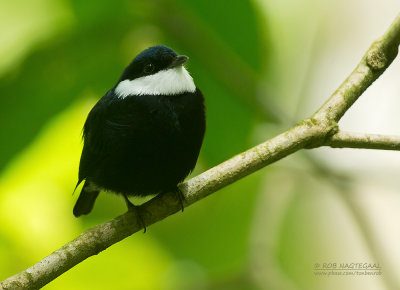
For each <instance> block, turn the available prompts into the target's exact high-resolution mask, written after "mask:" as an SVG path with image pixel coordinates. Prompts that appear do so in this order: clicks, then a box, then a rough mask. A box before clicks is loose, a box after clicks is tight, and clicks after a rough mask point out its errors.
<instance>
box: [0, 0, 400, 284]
mask: <svg viewBox="0 0 400 290" xmlns="http://www.w3.org/2000/svg"><path fill="white" fill-rule="evenodd" d="M378 2H379V1H372V0H371V1H361V0H354V1H350V3H348V1H344V0H340V1H318V0H285V1H273V0H254V1H247V0H246V1H245V0H243V1H239V0H238V1H235V0H234V1H230V0H221V1H212V2H211V1H204V0H179V1H167V0H151V1H139V0H136V1H93V0H90V1H79V0H69V1H68V0H35V1H32V0H16V1H5V0H2V1H1V2H0V43H1V46H0V124H1V126H0V140H1V143H0V144H1V145H0V146H1V147H0V148H1V150H0V280H3V279H5V278H7V277H8V276H11V275H13V274H15V273H17V272H19V271H22V270H24V269H25V268H27V267H29V266H31V265H32V264H33V263H35V262H37V261H38V260H40V259H41V258H43V257H44V256H46V255H48V254H50V253H51V252H52V251H54V250H56V249H57V248H59V247H60V246H62V245H63V244H65V243H66V242H68V241H70V240H72V239H73V238H75V237H76V236H77V235H78V234H79V233H81V232H82V231H83V230H85V229H87V228H89V227H91V226H94V225H97V224H99V223H102V222H104V221H107V220H109V219H111V218H113V217H115V216H117V215H119V214H121V213H123V212H124V211H125V210H126V209H125V204H124V202H123V201H122V199H120V198H119V197H117V196H114V195H107V194H102V195H101V196H100V197H99V199H98V201H97V203H96V206H95V209H94V211H93V212H92V214H90V215H89V216H87V217H86V216H85V217H82V218H79V219H75V218H74V217H73V215H72V207H73V204H74V202H75V199H76V198H77V195H75V196H72V195H71V194H72V191H73V189H74V186H75V184H76V181H77V173H78V164H79V157H80V152H81V148H82V143H81V130H82V126H83V123H84V121H85V118H86V115H87V113H88V112H89V111H90V109H91V107H92V106H93V105H94V104H95V102H96V101H97V100H98V99H99V98H100V97H101V96H102V95H103V94H104V93H105V92H106V91H107V90H108V89H110V88H111V87H112V86H113V85H114V84H115V82H116V81H117V80H118V78H119V75H120V73H121V72H122V70H123V68H124V67H125V66H126V65H127V64H128V63H129V62H130V61H131V59H132V58H133V57H134V56H135V55H136V54H137V53H139V52H140V51H141V50H143V49H145V48H147V47H148V46H152V45H156V44H164V45H167V46H170V47H172V48H174V50H176V51H177V52H178V53H181V54H185V55H188V56H189V57H190V61H189V62H188V65H187V67H188V70H189V71H190V73H191V75H192V76H193V78H194V80H195V82H196V84H197V86H198V87H199V88H201V90H202V91H203V93H204V95H205V97H206V103H207V123H208V127H207V132H206V137H205V141H204V146H203V148H202V151H201V155H200V158H199V161H198V165H197V167H196V170H195V172H194V173H193V174H194V175H196V174H198V173H200V172H202V171H204V170H206V169H208V168H210V167H212V166H215V165H217V164H219V163H220V162H222V161H224V160H226V159H228V158H230V157H231V156H233V155H235V154H237V153H240V152H241V151H244V150H246V149H247V148H249V147H251V146H253V145H256V144H258V143H260V142H262V141H264V140H266V139H268V138H270V137H272V136H274V135H275V134H277V133H279V132H281V131H283V130H285V129H287V128H289V127H290V126H291V125H292V124H294V123H296V122H297V121H300V120H301V119H303V118H304V117H306V116H309V115H310V114H311V113H313V112H314V111H315V110H316V109H317V108H318V107H319V105H320V104H322V102H323V101H324V100H325V99H326V98H327V97H328V96H329V94H330V93H331V92H332V91H333V90H334V89H335V88H336V87H337V86H338V85H339V84H340V82H342V81H343V80H344V79H345V78H346V77H347V74H348V73H349V72H350V71H351V70H352V69H353V68H354V67H355V65H356V64H357V63H358V61H359V60H360V58H361V56H362V55H363V53H364V51H365V50H366V49H367V48H368V47H369V45H370V44H371V43H372V41H373V40H375V39H376V38H377V37H378V36H380V35H381V34H382V33H383V32H384V31H385V29H386V28H387V27H388V25H389V24H390V23H391V21H392V20H393V19H394V17H395V15H396V13H397V12H399V11H400V4H399V3H398V2H397V0H396V1H395V0H384V1H382V2H383V4H382V3H381V2H379V3H378ZM398 63H399V60H395V63H394V64H393V65H392V67H391V68H390V69H389V70H388V71H387V72H386V73H385V74H384V75H383V77H382V78H381V79H379V80H378V81H377V83H376V84H374V86H373V87H371V88H370V89H369V90H368V92H367V94H366V95H365V96H363V98H362V99H361V100H360V101H359V102H357V104H356V105H355V107H354V108H351V110H350V111H349V112H348V114H347V115H346V116H345V117H344V119H343V120H342V121H341V124H340V125H341V126H343V127H344V128H345V129H348V130H357V131H361V132H370V133H391V134H400V126H399V125H398V124H400V117H399V116H398V114H397V112H396V106H397V108H398V106H399V105H400V101H399V98H398V95H399V93H400V85H399V82H398V76H399V73H400V66H399V64H398ZM399 169H400V157H399V153H398V152H378V151H368V150H350V149H349V150H347V149H344V150H333V149H318V150H313V151H307V152H298V153H296V154H295V155H293V156H290V157H288V158H286V159H285V160H282V161H280V162H278V163H276V164H273V165H272V166H269V167H268V168H265V169H263V170H261V171H259V172H257V173H255V174H253V175H251V176H249V177H246V178H245V179H243V180H240V181H239V182H236V183H235V184H233V185H231V186H229V187H228V188H225V189H223V190H221V191H220V192H218V193H216V194H214V195H212V196H210V197H208V198H207V199H205V200H203V201H200V202H198V203H197V204H195V205H193V206H191V207H190V208H188V209H186V210H185V212H184V213H183V214H182V213H179V214H176V215H174V216H171V217H169V218H167V219H166V220H164V221H162V222H159V223H157V224H155V225H154V226H151V227H150V228H149V229H148V232H147V233H146V234H145V235H143V234H141V233H137V234H135V235H134V236H132V237H129V238H127V239H126V240H124V241H122V242H120V243H118V244H116V245H114V246H112V247H111V248H109V249H108V250H106V251H105V252H103V253H101V254H99V255H98V256H96V257H92V258H89V259H88V260H86V261H84V262H83V263H81V264H79V265H78V266H76V267H74V268H73V269H71V270H70V271H68V272H67V273H65V274H63V275H62V276H60V277H59V278H57V279H56V280H55V281H53V282H52V283H50V284H49V285H47V286H46V287H45V289H399V288H400V280H399V278H398V277H400V268H399V267H397V265H396V262H397V261H398V260H399V258H400V249H399V247H398V245H399V242H400V222H399V220H400V211H399V210H398V205H399V204H400V196H399V188H400V181H399V179H398V172H399ZM355 262H357V263H379V264H380V265H381V266H382V268H383V270H382V272H383V274H382V275H380V276H372V277H371V276H363V277H358V276H350V277H346V276H339V277H319V276H315V275H314V271H313V268H314V265H315V264H316V263H320V264H322V263H355Z"/></svg>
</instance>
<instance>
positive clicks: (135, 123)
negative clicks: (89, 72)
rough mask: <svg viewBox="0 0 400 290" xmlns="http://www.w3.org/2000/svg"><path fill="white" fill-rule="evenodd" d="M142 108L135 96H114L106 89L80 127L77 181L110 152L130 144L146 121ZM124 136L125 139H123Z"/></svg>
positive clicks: (91, 173)
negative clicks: (81, 138) (80, 151)
mask: <svg viewBox="0 0 400 290" xmlns="http://www.w3.org/2000/svg"><path fill="white" fill-rule="evenodd" d="M146 112H147V110H146V108H143V106H142V104H141V103H140V102H138V101H137V100H136V99H135V98H126V99H123V100H121V99H118V98H116V97H115V95H114V94H113V91H110V92H108V93H107V94H106V95H105V96H104V97H103V98H102V99H101V100H100V101H99V102H98V103H97V104H96V105H95V106H94V107H93V109H92V110H91V111H90V113H89V115H88V117H87V120H86V122H85V125H84V128H83V138H84V146H83V150H82V156H81V160H80V165H79V182H78V184H79V183H80V182H82V181H83V180H84V179H86V178H87V177H90V176H91V175H93V174H94V171H95V170H98V169H99V168H101V164H102V163H103V162H104V160H105V159H107V158H109V156H110V154H111V153H112V152H118V151H119V150H120V151H121V150H123V149H122V146H126V144H127V143H132V142H133V140H132V139H134V138H135V135H136V133H139V132H140V131H142V130H143V129H144V127H145V126H144V124H146V122H148V114H147V113H146ZM127 139H129V140H128V141H129V142H127Z"/></svg>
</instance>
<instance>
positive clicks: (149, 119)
mask: <svg viewBox="0 0 400 290" xmlns="http://www.w3.org/2000/svg"><path fill="white" fill-rule="evenodd" d="M187 59H188V58H187V57H185V56H178V55H177V54H176V53H175V52H174V51H173V50H172V49H170V48H168V47H165V46H155V47H151V48H148V49H147V50H145V51H143V52H142V53H141V54H139V55H138V56H137V57H136V58H135V59H134V60H133V61H132V63H131V64H130V65H129V66H128V67H127V68H126V69H125V70H124V72H123V74H122V76H121V78H120V80H119V82H118V83H117V84H116V86H114V87H113V88H112V89H111V90H110V91H108V92H107V93H106V94H105V95H104V96H103V97H102V98H101V99H100V100H99V101H98V102H97V104H96V105H95V106H94V107H93V109H92V110H91V111H90V113H89V115H88V117H87V120H86V123H85V125H84V130H83V137H84V147H83V151H82V156H81V160H80V166H79V181H78V184H79V183H81V182H82V181H84V180H85V184H84V186H83V188H82V191H81V194H80V196H79V198H78V200H77V202H76V205H75V207H74V211H73V213H74V215H75V216H77V217H78V216H80V215H82V214H88V213H89V212H90V211H91V210H92V208H93V205H94V202H95V200H96V198H97V196H98V194H99V191H100V190H108V191H111V192H114V193H117V194H123V195H128V196H147V195H152V194H157V193H163V192H168V191H177V190H178V189H177V185H178V184H179V183H180V182H182V181H183V180H184V179H185V177H186V176H187V175H188V174H189V173H190V172H191V171H192V170H193V169H194V167H195V165H196V161H197V158H198V155H199V152H200V147H201V145H202V142H203V137H204V132H205V125H206V124H205V107H204V99H203V95H202V93H201V92H200V90H199V89H198V88H196V87H194V84H193V87H192V86H191V83H190V80H191V78H190V77H189V78H187V76H186V75H185V72H186V71H181V70H184V68H181V66H182V64H183V63H184V62H185V61H186V60H187ZM169 70H173V71H169ZM186 73H187V72H186ZM181 74H182V75H181ZM146 77H148V78H146ZM143 78H146V79H144V82H142V83H145V84H146V85H143V87H144V89H143V90H142V91H140V93H133V94H131V93H129V89H128V91H127V92H128V93H129V94H128V93H127V92H126V90H125V91H123V92H124V93H125V95H122V94H121V92H120V91H119V89H120V87H122V85H120V86H119V84H121V82H124V83H123V84H124V85H125V84H126V85H127V86H132V87H130V90H133V92H136V91H137V90H138V88H137V87H135V84H136V85H137V86H140V85H142V83H140V81H141V80H143ZM157 78H160V81H163V82H165V83H162V84H159V83H157ZM169 79H170V81H171V82H174V81H179V80H184V82H187V85H186V84H179V83H177V84H174V83H170V82H166V80H169ZM133 80H139V83H135V82H131V81H133ZM138 84H139V85H138ZM151 84H154V86H155V87H156V89H154V88H153V87H152V86H151ZM164 87H165V91H166V93H164V92H163V90H164ZM146 90H147V92H150V93H148V94H146ZM157 90H158V91H157Z"/></svg>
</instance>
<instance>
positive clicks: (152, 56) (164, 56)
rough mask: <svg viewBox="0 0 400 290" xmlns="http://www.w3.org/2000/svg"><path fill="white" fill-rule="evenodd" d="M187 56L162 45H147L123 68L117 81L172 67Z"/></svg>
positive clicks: (180, 62) (183, 60) (185, 59)
mask: <svg viewBox="0 0 400 290" xmlns="http://www.w3.org/2000/svg"><path fill="white" fill-rule="evenodd" d="M188 59H189V58H188V57H187V56H184V55H181V56H178V54H177V53H176V52H175V51H173V50H172V49H171V48H169V47H167V46H164V45H156V46H152V47H149V48H147V49H145V50H144V51H142V52H141V53H139V54H138V55H137V56H136V57H135V58H134V60H133V61H132V62H131V63H130V64H129V65H128V66H127V67H126V68H125V70H124V72H123V73H122V75H121V78H120V80H119V81H123V80H134V79H137V78H140V77H143V76H147V75H152V74H155V73H157V72H159V71H161V70H166V69H170V68H174V67H177V66H180V65H182V64H184V63H185V62H186V61H187V60H188Z"/></svg>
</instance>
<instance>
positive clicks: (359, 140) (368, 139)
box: [325, 131, 400, 151]
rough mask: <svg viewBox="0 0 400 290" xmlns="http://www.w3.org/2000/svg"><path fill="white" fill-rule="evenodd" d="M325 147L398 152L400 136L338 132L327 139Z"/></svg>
mask: <svg viewBox="0 0 400 290" xmlns="http://www.w3.org/2000/svg"><path fill="white" fill-rule="evenodd" d="M325 145H327V146H330V147H332V148H364V149H381V150H398V151H399V150H400V136H390V135H379V134H363V133H353V132H345V131H339V132H338V133H336V134H335V135H333V136H332V137H331V138H330V139H328V140H327V142H326V144H325Z"/></svg>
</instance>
